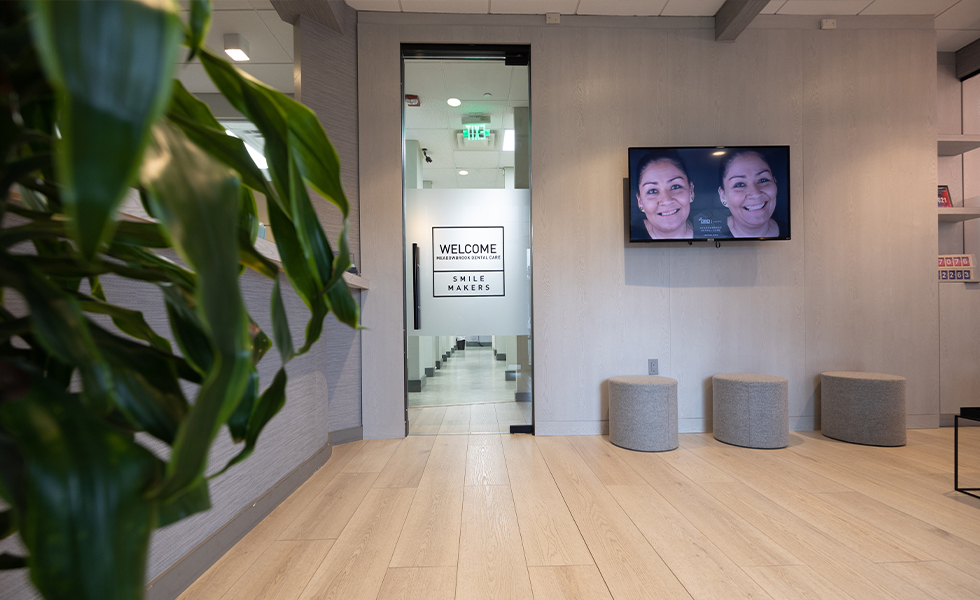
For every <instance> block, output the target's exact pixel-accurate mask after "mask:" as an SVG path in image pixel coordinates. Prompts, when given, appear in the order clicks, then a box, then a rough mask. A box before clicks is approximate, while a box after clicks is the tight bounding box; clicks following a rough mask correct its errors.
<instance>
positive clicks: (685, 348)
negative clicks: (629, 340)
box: [668, 30, 813, 431]
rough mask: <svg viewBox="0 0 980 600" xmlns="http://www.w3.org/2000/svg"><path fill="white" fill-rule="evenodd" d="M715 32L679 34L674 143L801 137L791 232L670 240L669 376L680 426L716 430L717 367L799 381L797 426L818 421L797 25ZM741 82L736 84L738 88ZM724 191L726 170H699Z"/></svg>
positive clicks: (794, 166)
mask: <svg viewBox="0 0 980 600" xmlns="http://www.w3.org/2000/svg"><path fill="white" fill-rule="evenodd" d="M712 38H713V36H712V35H711V34H710V32H703V31H672V32H671V34H670V55H671V63H670V72H669V77H670V99H669V102H670V114H671V116H672V119H671V121H670V130H669V138H668V141H669V144H670V145H672V146H695V145H716V144H720V145H728V144H731V145H753V144H754V145H771V144H785V145H788V146H790V158H791V165H790V166H791V171H790V182H786V181H782V182H779V181H777V185H781V186H789V193H790V196H791V197H792V214H791V219H792V223H791V225H792V228H791V229H792V237H793V239H792V240H791V241H788V242H778V243H775V242H773V243H763V244H748V245H734V244H726V243H725V242H722V248H721V249H717V248H714V247H698V248H683V247H682V248H675V249H671V250H670V260H671V266H670V274H671V278H670V316H669V319H670V323H671V342H670V347H671V361H670V362H671V365H674V368H673V370H672V371H670V372H669V374H670V376H672V377H674V378H675V379H677V380H678V408H679V417H680V419H681V423H680V426H681V431H708V430H710V429H711V427H710V420H711V413H712V409H711V394H712V391H711V377H712V376H713V375H716V374H718V373H730V372H743V373H744V372H748V373H764V374H767V375H778V376H781V377H786V378H787V379H788V380H789V415H790V419H791V426H792V428H803V429H811V428H812V426H813V422H812V421H813V419H812V417H813V407H812V405H811V404H810V403H809V402H808V398H809V394H808V389H809V386H808V385H807V382H806V381H805V375H804V373H805V363H804V339H805V333H804V311H803V306H804V297H803V289H804V288H803V252H804V250H803V249H804V242H805V231H804V230H805V227H804V219H803V215H804V211H805V209H806V204H805V198H804V195H805V194H804V188H803V178H802V175H803V169H802V164H803V162H802V154H803V148H804V145H803V108H802V105H803V79H802V61H803V59H802V55H801V47H802V44H801V41H800V35H799V32H797V31H760V30H748V31H745V32H744V33H743V35H742V36H740V37H739V39H738V41H737V42H736V43H735V44H718V43H716V42H714V40H713V39H712ZM736 90H737V91H736ZM694 185H695V194H697V193H698V191H699V190H700V191H701V193H703V194H710V195H712V196H717V189H718V185H719V183H718V181H717V180H714V179H712V180H710V181H695V182H694Z"/></svg>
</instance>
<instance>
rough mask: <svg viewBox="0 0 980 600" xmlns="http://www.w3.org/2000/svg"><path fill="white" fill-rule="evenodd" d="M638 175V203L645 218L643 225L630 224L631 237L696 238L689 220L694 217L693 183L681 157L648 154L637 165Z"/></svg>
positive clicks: (656, 152)
mask: <svg viewBox="0 0 980 600" xmlns="http://www.w3.org/2000/svg"><path fill="white" fill-rule="evenodd" d="M637 173H638V174H639V177H638V178H637V181H638V182H639V183H638V185H637V191H636V203H637V206H638V207H639V208H640V212H642V213H643V215H644V217H646V218H645V219H643V221H642V223H633V224H631V229H632V230H633V235H632V237H633V238H635V239H641V238H643V237H646V236H649V238H650V239H653V240H659V239H671V238H677V239H691V238H693V237H694V228H693V227H691V222H690V221H688V220H687V218H688V215H690V214H691V201H692V200H693V199H694V183H693V182H692V181H691V178H690V177H689V176H688V173H687V167H685V166H684V161H683V160H681V157H680V155H679V154H678V153H677V152H676V151H673V150H654V151H652V152H648V153H646V154H645V155H643V158H641V159H640V162H639V163H638V164H637ZM637 221H639V219H637ZM644 230H645V232H646V236H644V235H643V233H644Z"/></svg>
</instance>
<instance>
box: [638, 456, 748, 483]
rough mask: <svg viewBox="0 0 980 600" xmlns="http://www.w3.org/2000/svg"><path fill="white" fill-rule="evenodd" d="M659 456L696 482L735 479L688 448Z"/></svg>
mask: <svg viewBox="0 0 980 600" xmlns="http://www.w3.org/2000/svg"><path fill="white" fill-rule="evenodd" d="M657 456H659V457H660V459H661V460H663V461H664V462H665V463H667V464H668V465H670V466H672V467H674V469H676V470H677V471H678V472H679V473H680V474H681V475H683V476H685V477H687V478H688V479H690V480H691V481H693V482H694V483H714V482H719V481H734V479H733V478H732V476H731V475H729V474H728V473H726V472H725V471H724V470H723V469H719V468H718V467H717V466H715V465H713V464H711V462H710V461H707V460H704V459H703V458H701V457H700V456H698V455H696V454H694V453H693V452H691V451H690V450H688V449H686V448H678V449H677V450H673V451H671V452H661V453H659V454H658V455H657Z"/></svg>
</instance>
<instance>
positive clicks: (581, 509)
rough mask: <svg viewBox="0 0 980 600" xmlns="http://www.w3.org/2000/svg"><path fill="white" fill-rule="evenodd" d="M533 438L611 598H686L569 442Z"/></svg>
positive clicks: (640, 534) (664, 566) (685, 593)
mask: <svg viewBox="0 0 980 600" xmlns="http://www.w3.org/2000/svg"><path fill="white" fill-rule="evenodd" d="M535 441H536V442H537V445H538V448H539V449H540V450H541V454H542V456H544V458H545V461H547V463H548V467H549V468H550V469H551V473H552V475H553V476H554V478H555V482H556V483H557V484H558V489H560V490H561V493H562V497H563V498H565V503H566V504H567V505H568V508H569V512H571V514H572V517H573V518H574V519H575V523H576V524H577V525H578V527H579V531H581V533H582V537H583V538H584V539H585V543H586V544H587V545H588V547H589V550H590V551H591V553H592V557H593V559H594V560H595V563H596V566H597V567H598V568H599V572H600V573H601V574H602V577H603V580H605V582H606V584H607V585H608V587H609V590H610V593H611V594H612V596H613V598H616V599H617V600H618V599H621V598H662V599H664V600H668V599H669V600H679V599H681V598H690V597H691V596H690V594H688V593H687V590H685V589H684V586H682V585H681V583H680V582H679V581H678V580H677V578H676V577H675V576H674V575H673V573H671V572H670V569H668V568H667V565H665V564H664V562H663V560H661V558H660V556H658V555H657V553H656V551H655V550H654V549H653V547H652V546H650V544H649V542H647V540H646V538H645V537H644V536H643V534H642V533H640V531H639V530H638V529H637V528H636V526H635V525H634V524H633V522H632V521H631V520H630V518H629V517H628V516H627V515H626V513H625V512H624V511H623V509H622V508H620V506H619V504H618V503H617V502H616V500H615V499H614V498H613V497H612V495H610V494H609V491H608V490H607V489H606V487H605V486H604V485H602V482H601V481H600V480H599V478H598V477H596V475H595V474H594V473H593V472H592V469H591V468H589V466H588V465H587V464H586V462H585V461H584V460H583V458H582V457H581V456H580V455H579V453H578V452H576V451H575V449H573V448H572V446H571V444H569V442H568V441H567V440H566V439H564V438H538V439H536V440H535Z"/></svg>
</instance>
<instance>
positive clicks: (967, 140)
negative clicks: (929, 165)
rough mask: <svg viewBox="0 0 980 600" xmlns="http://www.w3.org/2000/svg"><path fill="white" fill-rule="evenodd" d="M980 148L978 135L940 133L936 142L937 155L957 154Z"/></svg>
mask: <svg viewBox="0 0 980 600" xmlns="http://www.w3.org/2000/svg"><path fill="white" fill-rule="evenodd" d="M977 148H980V135H970V134H966V135H964V134H959V135H955V134H940V135H939V141H938V143H937V150H938V154H939V156H957V155H959V154H965V153H967V152H969V151H970V150H976V149H977Z"/></svg>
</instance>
